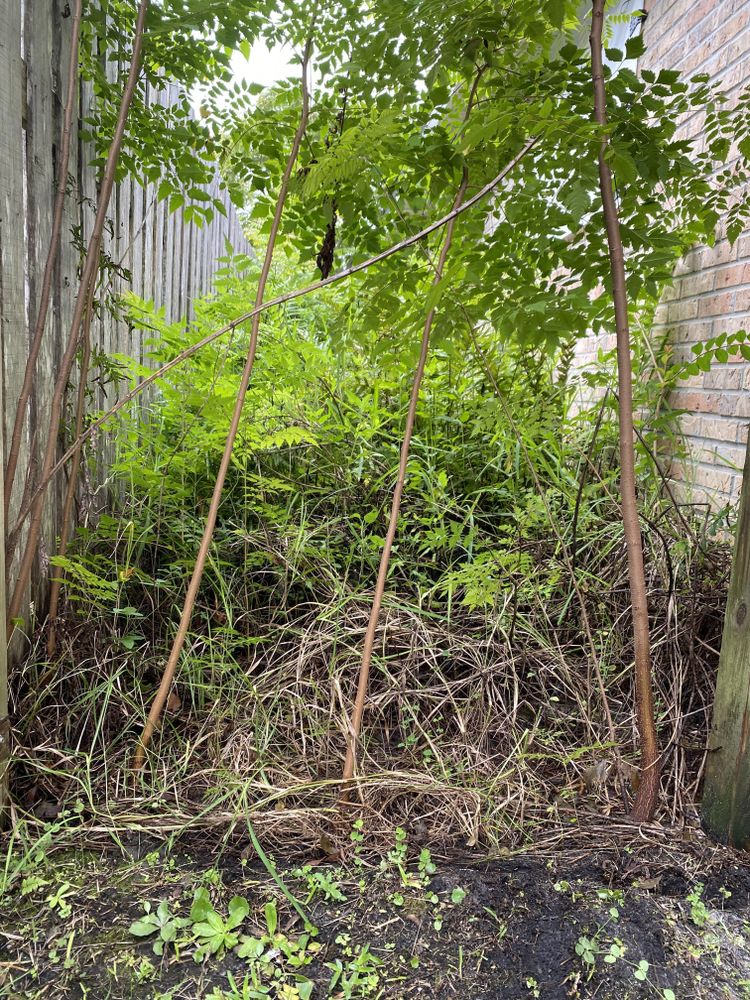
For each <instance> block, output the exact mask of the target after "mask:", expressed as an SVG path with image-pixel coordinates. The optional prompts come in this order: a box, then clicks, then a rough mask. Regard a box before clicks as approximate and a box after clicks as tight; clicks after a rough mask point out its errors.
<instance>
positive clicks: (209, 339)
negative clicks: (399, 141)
mask: <svg viewBox="0 0 750 1000" xmlns="http://www.w3.org/2000/svg"><path fill="white" fill-rule="evenodd" d="M538 141H539V138H538V136H535V137H533V138H531V139H529V140H528V142H527V143H526V144H525V145H524V146H523V147H522V149H521V151H520V152H519V153H518V154H517V155H516V156H515V157H514V158H513V159H512V160H511V162H510V163H508V164H506V166H504V167H503V169H502V170H501V171H500V173H499V174H498V175H497V177H495V178H493V179H492V180H491V181H490V182H489V183H488V184H485V185H484V187H483V188H481V189H480V190H479V191H477V193H476V194H474V195H472V196H471V198H467V200H466V201H465V202H464V203H463V204H462V205H460V206H459V207H458V208H457V209H455V210H453V211H451V212H449V213H448V214H447V215H444V216H442V218H440V219H437V220H436V221H435V222H431V223H430V225H429V226H425V228H424V229H421V230H420V231H419V232H418V233H414V234H413V235H412V236H408V237H407V238H406V239H403V240H400V241H399V242H398V243H394V244H393V246H390V247H388V248H387V249H386V250H381V252H380V253H378V254H375V256H374V257H370V258H368V259H367V260H364V261H361V262H360V263H359V264H355V265H353V266H352V267H347V268H344V269H343V270H341V271H337V272H336V274H332V275H330V276H329V277H328V278H325V279H324V280H322V281H314V282H313V283H312V284H310V285H305V286H304V287H303V288H296V289H294V290H293V291H291V292H284V294H282V295H277V296H276V298H273V299H268V300H267V301H266V302H263V303H261V304H260V305H259V306H258V307H257V308H254V309H251V310H250V311H249V312H246V313H243V314H242V315H241V316H238V317H237V318H236V319H233V320H232V321H231V323H227V324H226V326H222V327H219V329H217V330H214V331H213V332H212V333H209V334H207V335H206V336H205V337H203V338H202V340H199V341H197V343H195V344H192V345H191V346H190V347H188V348H186V349H185V350H184V351H181V352H180V354H178V355H177V356H176V357H174V358H172V360H171V361H168V362H167V363H166V364H164V365H162V366H161V368H157V369H155V370H154V371H153V372H152V373H151V374H150V375H148V376H146V378H144V379H143V380H142V381H140V382H139V383H138V385H137V386H136V387H135V388H134V389H131V391H130V392H128V393H126V394H125V395H124V396H121V397H120V399H118V400H117V402H116V403H115V404H114V405H113V406H111V407H110V408H109V409H108V410H107V411H106V412H105V413H103V414H102V415H101V416H100V417H98V418H97V419H96V420H94V421H92V422H91V423H90V424H89V426H88V427H87V428H86V430H85V431H84V432H83V434H81V436H80V437H78V438H77V439H76V440H75V441H74V442H73V443H72V444H71V446H70V447H69V448H68V450H67V451H66V452H65V454H64V455H63V456H62V458H60V459H58V461H57V462H56V463H55V465H54V466H53V467H52V468H51V469H50V471H49V473H48V474H47V475H46V476H43V477H41V479H40V481H39V483H38V484H37V486H36V487H35V489H34V492H33V493H32V494H31V496H30V497H29V499H28V500H27V501H26V502H25V503H24V504H23V506H22V508H21V511H20V513H19V514H18V517H17V518H16V521H15V524H14V525H13V529H12V531H11V536H15V535H17V533H18V532H19V531H20V530H21V528H22V527H23V523H24V521H25V520H26V518H27V517H28V515H29V511H30V510H31V508H32V506H33V504H34V501H35V500H36V499H37V498H38V497H39V496H40V495H41V494H42V493H43V492H44V491H45V490H46V489H47V487H48V486H49V484H50V481H51V480H52V478H53V477H54V476H55V475H56V474H57V473H58V472H59V471H60V469H61V468H62V467H63V466H64V465H65V463H66V462H67V461H68V459H70V458H72V456H73V454H74V453H75V451H76V449H77V448H80V447H81V445H82V444H84V443H85V442H86V441H88V440H89V438H90V437H92V436H93V435H94V434H95V433H96V432H97V431H98V430H99V428H100V427H101V426H102V425H103V424H104V423H106V421H107V420H109V419H110V418H111V417H113V416H115V414H117V413H118V412H119V411H120V410H121V409H123V407H125V406H127V405H128V403H131V402H132V401H133V400H134V399H135V398H136V396H138V395H139V393H141V392H143V390H144V389H147V388H148V387H149V386H150V385H153V384H154V382H157V381H158V380H159V379H160V378H162V377H163V376H164V375H166V373H167V372H169V371H171V370H172V369H173V368H176V367H177V366H178V365H180V364H182V362H183V361H187V360H188V359H189V358H191V357H192V356H193V355H194V354H197V353H198V351H200V350H201V349H202V348H204V347H207V346H208V345H209V344H212V343H213V342H214V341H215V340H218V339H219V337H223V336H225V334H227V333H232V331H234V330H236V329H237V327H238V326H241V325H242V324H243V323H247V322H248V320H251V319H254V318H255V317H256V316H257V315H259V314H260V313H263V312H265V311H266V310H267V309H271V308H273V307H274V306H279V305H283V304H284V303H285V302H291V301H292V300H293V299H299V298H301V297H302V296H303V295H309V294H310V293H311V292H317V291H318V290H319V289H321V288H327V287H328V286H329V285H335V284H337V283H338V282H339V281H343V280H344V279H345V278H349V277H351V276H352V275H354V274H358V273H359V272H360V271H365V270H367V268H369V267H372V266H373V265H374V264H379V263H380V262H381V261H383V260H387V259H388V258H389V257H392V256H393V255H394V254H397V253H400V252H401V251H402V250H406V249H407V248H408V247H411V246H414V244H415V243H418V242H419V241H420V240H422V239H424V238H425V237H426V236H429V235H430V234H431V233H434V232H436V231H437V230H438V229H441V228H442V227H443V226H447V225H448V224H449V223H450V222H451V221H452V220H453V219H456V218H458V216H459V215H461V214H462V213H463V212H466V211H468V210H469V209H470V208H472V207H473V206H474V205H476V204H477V202H479V201H481V200H482V199H483V198H486V197H487V195H488V194H490V193H491V192H492V191H494V190H495V188H496V187H497V185H498V184H499V183H500V182H501V181H502V180H504V179H505V177H507V175H508V174H509V173H510V171H511V170H513V168H514V167H515V166H516V164H518V162H519V161H520V160H522V159H523V157H524V156H526V154H527V153H528V152H529V151H530V150H531V149H532V148H533V147H534V146H535V145H536V144H537V142H538Z"/></svg>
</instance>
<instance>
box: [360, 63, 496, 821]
mask: <svg viewBox="0 0 750 1000" xmlns="http://www.w3.org/2000/svg"><path fill="white" fill-rule="evenodd" d="M485 69H486V67H485V66H483V67H482V68H481V69H480V70H479V71H478V72H477V75H476V77H475V78H474V81H473V83H472V86H471V89H470V91H469V100H468V102H467V105H466V110H465V112H464V115H463V120H464V122H466V121H467V119H468V117H469V115H470V114H471V109H472V105H473V104H474V99H475V97H476V93H477V88H478V86H479V81H480V79H481V77H482V74H483V72H484V70H485ZM468 183H469V175H468V172H467V169H466V167H464V171H463V176H462V178H461V184H460V185H459V188H458V191H457V193H456V197H455V199H454V202H453V208H452V210H451V213H450V215H451V219H450V222H449V223H448V225H447V226H446V229H445V235H444V237H443V245H442V246H441V248H440V255H439V257H438V260H437V264H436V265H435V268H434V270H435V276H434V278H433V279H432V289H433V290H435V289H436V288H437V287H438V285H440V283H441V281H442V280H443V271H444V270H445V261H446V259H447V257H448V252H449V250H450V248H451V242H452V241H453V230H454V228H455V225H456V217H457V215H458V212H459V209H460V208H461V205H462V203H463V200H464V195H465V194H466V188H467V185H468ZM434 318H435V306H433V307H432V308H431V309H430V310H429V311H428V313H427V316H426V317H425V321H424V327H423V328H422V343H421V347H420V351H419V360H418V361H417V366H416V369H415V370H414V378H413V380H412V386H411V396H410V399H409V409H408V411H407V414H406V425H405V426H404V437H403V440H402V442H401V456H400V460H399V466H398V475H397V477H396V485H395V486H394V488H393V495H392V497H391V512H390V516H389V520H388V530H387V532H386V535H385V541H384V542H383V548H382V551H381V553H380V565H379V567H378V578H377V581H376V583H375V593H374V595H373V598H372V606H371V608H370V618H369V620H368V622H367V631H366V632H365V641H364V645H363V647H362V661H361V663H360V667H359V678H358V680H357V693H356V695H355V698H354V711H353V713H352V718H351V723H350V731H349V740H348V743H347V748H346V758H345V760H344V771H343V774H342V789H341V801H342V803H345V802H346V801H347V798H348V794H349V786H350V784H351V781H352V778H353V777H354V771H355V768H356V763H357V744H358V742H359V736H360V733H361V731H362V717H363V715H364V711H365V702H366V699H367V688H368V685H369V681H370V667H371V664H372V651H373V648H374V646H375V633H376V632H377V628H378V621H379V619H380V609H381V607H382V605H383V595H384V593H385V584H386V580H387V578H388V566H389V564H390V561H391V551H392V549H393V542H394V540H395V538H396V531H397V529H398V517H399V513H400V510H401V499H402V497H403V494H404V485H405V483H406V469H407V466H408V464H409V450H410V448H411V439H412V435H413V433H414V422H415V420H416V416H417V404H418V403H419V391H420V388H421V386H422V378H423V377H424V369H425V364H426V363H427V354H428V351H429V348H430V334H431V332H432V323H433V320H434Z"/></svg>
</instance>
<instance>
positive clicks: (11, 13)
mask: <svg viewBox="0 0 750 1000" xmlns="http://www.w3.org/2000/svg"><path fill="white" fill-rule="evenodd" d="M0 17H2V24H3V30H2V32H0V115H1V116H2V117H1V118H0V121H2V122H3V127H2V129H0V337H2V378H1V379H0V405H1V407H2V408H1V409H0V413H2V416H3V435H2V437H3V441H5V439H6V434H7V433H8V418H9V416H10V420H11V421H12V420H13V406H12V404H11V405H10V406H8V408H7V409H6V400H7V393H6V387H7V386H8V385H13V386H14V387H15V385H16V384H20V383H15V382H13V381H12V380H13V379H14V378H15V377H17V365H18V362H19V360H21V359H19V358H18V357H17V353H16V351H15V350H14V344H19V342H20V345H19V346H20V347H21V349H22V348H23V342H24V341H25V337H24V336H23V334H24V332H25V323H24V320H25V315H24V301H23V294H24V292H23V243H21V246H20V247H19V245H18V234H19V233H21V234H22V233H23V228H22V226H23V188H22V174H21V170H22V169H23V162H22V160H21V115H22V89H21V82H22V66H21V11H20V6H19V4H18V2H17V0H0ZM19 223H20V224H21V225H20V227H19ZM21 376H22V373H21ZM9 411H10V413H9ZM11 427H12V423H11ZM0 458H1V459H2V461H0V485H2V478H3V476H2V469H4V468H5V449H4V447H0ZM0 524H2V528H3V535H2V537H3V538H5V529H6V526H5V524H4V523H3V508H2V506H0ZM5 605H6V594H5V546H4V545H0V625H1V626H2V627H3V628H4V627H5ZM3 634H4V633H3ZM9 761H10V723H9V720H8V661H7V647H6V643H5V642H3V643H2V649H0V817H2V815H3V814H4V812H5V809H6V806H7V796H8V764H9Z"/></svg>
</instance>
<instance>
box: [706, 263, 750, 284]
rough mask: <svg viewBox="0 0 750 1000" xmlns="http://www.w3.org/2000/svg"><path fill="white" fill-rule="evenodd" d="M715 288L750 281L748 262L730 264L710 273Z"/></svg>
mask: <svg viewBox="0 0 750 1000" xmlns="http://www.w3.org/2000/svg"><path fill="white" fill-rule="evenodd" d="M712 277H714V278H715V282H716V284H715V287H716V288H717V289H722V288H729V287H733V286H736V285H744V284H746V283H747V282H749V281H750V264H747V263H744V264H732V265H730V266H729V267H722V268H721V269H720V270H718V271H715V272H713V273H712Z"/></svg>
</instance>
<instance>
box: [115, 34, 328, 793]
mask: <svg viewBox="0 0 750 1000" xmlns="http://www.w3.org/2000/svg"><path fill="white" fill-rule="evenodd" d="M309 59H310V43H309V42H308V45H307V47H306V49H305V54H304V57H303V60H302V113H301V115H300V121H299V125H298V126H297V131H296V133H295V135H294V141H293V143H292V148H291V151H290V153H289V158H288V159H287V163H286V169H285V170H284V176H283V178H282V180H281V186H280V188H279V196H278V199H277V201H276V210H275V212H274V217H273V223H272V225H271V232H270V234H269V237H268V245H267V246H266V255H265V258H264V260H263V267H262V268H261V272H260V278H259V279H258V290H257V292H256V294H255V315H254V316H253V325H252V327H251V330H250V343H249V345H248V351H247V360H246V361H245V367H244V369H243V371H242V378H241V379H240V385H239V389H238V390H237V399H236V402H235V404H234V412H233V413H232V422H231V424H230V427H229V433H228V434H227V439H226V443H225V445H224V453H223V455H222V457H221V464H220V465H219V472H218V475H217V476H216V483H215V485H214V491H213V496H212V497H211V505H210V507H209V510H208V516H207V518H206V524H205V527H204V529H203V537H202V538H201V543H200V547H199V549H198V555H197V557H196V560H195V566H194V567H193V573H192V576H191V577H190V583H189V585H188V589H187V594H186V595H185V602H184V604H183V606H182V613H181V615H180V624H179V626H178V628H177V634H176V635H175V638H174V642H173V643H172V649H171V650H170V653H169V659H168V661H167V664H166V666H165V668H164V673H163V674H162V678H161V683H160V684H159V690H158V691H157V692H156V697H155V698H154V701H153V703H152V705H151V710H150V711H149V713H148V718H147V720H146V723H145V725H144V727H143V732H142V733H141V736H140V739H139V740H138V745H137V747H136V751H135V756H134V758H133V771H134V772H135V773H138V771H140V770H141V768H142V767H143V762H144V759H145V754H146V750H147V748H148V745H149V743H150V742H151V737H152V736H153V734H154V730H155V729H156V726H157V725H158V722H159V719H160V718H161V713H162V711H163V710H164V705H165V704H166V701H167V697H168V696H169V690H170V688H171V686H172V681H173V680H174V675H175V671H176V670H177V663H178V661H179V659H180V654H181V653H182V648H183V646H184V645H185V638H186V636H187V632H188V628H189V627H190V620H191V618H192V616H193V610H194V608H195V600H196V597H197V596H198V589H199V587H200V584H201V579H202V577H203V571H204V569H205V566H206V560H207V559H208V553H209V550H210V548H211V541H212V539H213V534H214V528H215V527H216V519H217V516H218V513H219V505H220V503H221V496H222V492H223V490H224V482H225V480H226V478H227V472H228V471H229V464H230V462H231V460H232V451H233V450H234V442H235V438H236V437H237V431H238V430H239V426H240V420H241V418H242V409H243V406H244V404H245V396H246V395H247V388H248V385H249V384H250V376H251V375H252V372H253V365H254V364H255V354H256V351H257V347H258V330H259V328H260V306H261V304H262V302H263V296H264V294H265V290H266V284H267V282H268V274H269V271H270V270H271V261H272V260H273V254H274V250H275V248H276V239H277V237H278V233H279V226H280V225H281V216H282V214H283V211H284V205H285V203H286V198H287V193H288V191H289V182H290V180H291V176H292V171H293V170H294V165H295V163H296V162H297V155H298V154H299V148H300V145H301V143H302V138H303V136H304V134H305V130H306V129H307V119H308V114H309V105H310V101H309V95H308V90H307V67H308V63H309Z"/></svg>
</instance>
